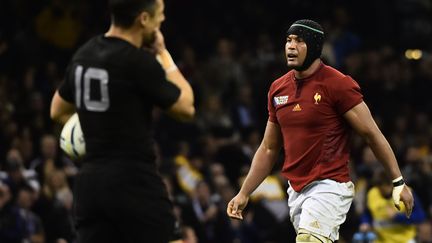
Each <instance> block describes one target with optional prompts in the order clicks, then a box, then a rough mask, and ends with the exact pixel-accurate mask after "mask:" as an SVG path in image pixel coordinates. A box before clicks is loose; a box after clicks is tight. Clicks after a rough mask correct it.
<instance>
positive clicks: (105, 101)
mask: <svg viewBox="0 0 432 243" xmlns="http://www.w3.org/2000/svg"><path fill="white" fill-rule="evenodd" d="M82 73H83V67H82V66H81V65H78V66H77V67H76V69H75V91H76V92H75V103H76V106H77V108H80V107H81V96H82V90H81V80H82V76H83V75H82ZM91 80H94V81H98V82H99V87H100V100H91V99H90V87H91V86H90V82H91ZM83 92H84V97H83V100H84V106H85V108H86V109H87V110H89V111H99V112H101V111H106V110H108V108H109V105H110V102H109V95H108V72H107V71H106V70H105V69H101V68H92V67H91V68H88V69H87V70H86V71H85V73H84V86H83Z"/></svg>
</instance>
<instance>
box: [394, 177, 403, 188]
mask: <svg viewBox="0 0 432 243" xmlns="http://www.w3.org/2000/svg"><path fill="white" fill-rule="evenodd" d="M403 184H405V181H404V179H403V178H402V176H399V177H398V178H396V179H394V180H393V187H397V186H402V185H403Z"/></svg>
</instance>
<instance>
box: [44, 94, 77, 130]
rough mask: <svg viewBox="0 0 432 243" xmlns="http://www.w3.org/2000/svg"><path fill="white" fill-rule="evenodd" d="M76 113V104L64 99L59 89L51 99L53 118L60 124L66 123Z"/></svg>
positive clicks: (51, 114)
mask: <svg viewBox="0 0 432 243" xmlns="http://www.w3.org/2000/svg"><path fill="white" fill-rule="evenodd" d="M74 113H75V105H74V104H71V103H69V102H67V101H66V100H65V99H63V98H62V97H61V96H60V94H59V91H58V90H57V91H56V92H55V94H54V97H53V98H52V101H51V109H50V116H51V119H52V120H54V121H56V122H58V123H60V124H65V123H66V122H67V120H69V118H70V117H71V116H72V115H73V114H74Z"/></svg>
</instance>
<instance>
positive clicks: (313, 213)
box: [287, 179, 354, 241]
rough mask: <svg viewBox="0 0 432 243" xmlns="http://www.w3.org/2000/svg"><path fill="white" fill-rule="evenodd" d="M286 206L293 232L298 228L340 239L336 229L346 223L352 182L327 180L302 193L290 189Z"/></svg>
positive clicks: (352, 191) (352, 190)
mask: <svg viewBox="0 0 432 243" xmlns="http://www.w3.org/2000/svg"><path fill="white" fill-rule="evenodd" d="M287 193H288V207H289V211H290V218H291V222H292V223H293V225H294V228H295V230H296V232H298V230H299V228H301V229H306V230H308V231H311V232H313V233H316V234H319V235H322V236H325V237H328V238H330V239H331V240H332V241H335V240H338V239H339V227H340V225H341V224H342V223H343V222H344V221H345V219H346V215H347V213H348V210H349V208H350V206H351V203H352V201H353V198H354V184H353V183H352V182H346V183H339V182H336V181H334V180H330V179H326V180H321V181H315V182H312V183H311V184H309V185H307V186H306V187H305V188H303V190H302V191H301V192H295V191H294V190H293V189H292V187H291V186H290V187H289V188H288V190H287Z"/></svg>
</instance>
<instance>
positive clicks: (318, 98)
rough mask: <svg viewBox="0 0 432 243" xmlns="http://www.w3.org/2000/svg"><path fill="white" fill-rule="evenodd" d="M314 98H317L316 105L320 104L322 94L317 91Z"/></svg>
mask: <svg viewBox="0 0 432 243" xmlns="http://www.w3.org/2000/svg"><path fill="white" fill-rule="evenodd" d="M314 99H315V105H318V102H320V101H321V95H320V94H318V93H315V95H314Z"/></svg>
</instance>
